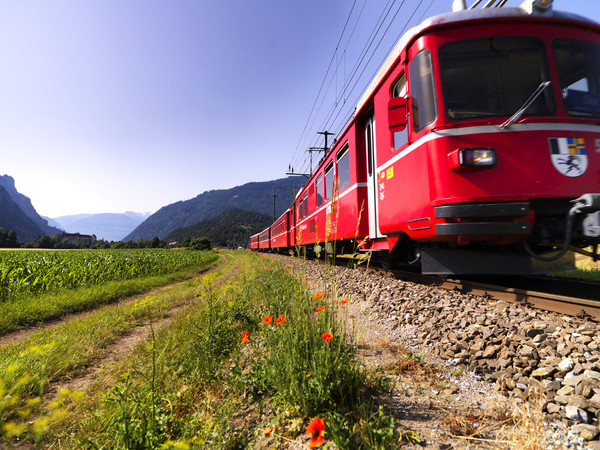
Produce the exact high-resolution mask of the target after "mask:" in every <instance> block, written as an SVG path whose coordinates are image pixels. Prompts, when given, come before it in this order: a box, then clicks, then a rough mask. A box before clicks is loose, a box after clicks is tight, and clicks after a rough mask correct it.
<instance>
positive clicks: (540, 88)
mask: <svg viewBox="0 0 600 450" xmlns="http://www.w3.org/2000/svg"><path fill="white" fill-rule="evenodd" d="M550 83H552V82H551V81H542V82H541V83H540V85H539V86H538V87H537V89H536V90H535V91H533V94H531V96H530V97H529V98H528V99H527V101H526V102H525V103H523V106H521V107H520V108H519V109H518V110H517V112H516V113H514V114H513V115H512V116H511V117H510V119H508V120H507V121H506V122H504V123H503V124H502V125H500V128H504V129H506V128H508V127H510V126H511V125H512V124H513V123H515V122H516V121H517V120H519V117H521V116H522V115H523V113H524V112H525V111H527V108H529V107H530V106H531V104H532V103H533V102H535V100H536V99H537V98H538V97H539V96H540V94H541V93H542V92H544V90H545V89H546V88H547V87H548V86H550Z"/></svg>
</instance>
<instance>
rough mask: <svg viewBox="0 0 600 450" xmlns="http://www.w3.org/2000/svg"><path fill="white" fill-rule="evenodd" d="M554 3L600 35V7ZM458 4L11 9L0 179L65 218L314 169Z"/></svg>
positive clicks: (186, 2)
mask: <svg viewBox="0 0 600 450" xmlns="http://www.w3.org/2000/svg"><path fill="white" fill-rule="evenodd" d="M472 1H473V0H468V2H467V3H468V4H471V3H472ZM519 3H520V0H516V1H515V0H509V2H508V5H512V6H516V5H518V4H519ZM554 3H555V6H554V7H555V9H558V10H564V11H569V12H574V13H578V14H581V15H585V16H587V17H590V18H592V19H594V20H596V21H600V2H599V1H596V0H562V1H561V0H555V2H554ZM451 4H452V0H405V1H404V2H402V1H401V0H397V1H396V2H395V3H394V2H393V1H392V0H390V1H389V2H388V1H387V0H385V1H384V0H356V2H354V0H296V1H292V0H219V1H207V0H87V1H79V0H52V1H47V0H2V2H0V61H2V69H1V70H0V175H2V174H8V175H11V176H12V177H13V178H15V181H16V187H17V189H18V190H19V191H20V192H22V193H23V194H25V195H27V196H28V197H30V198H31V200H32V202H33V205H34V207H35V208H36V209H37V210H38V212H39V213H40V214H42V215H46V216H49V217H57V216H61V215H66V214H78V213H99V212H124V211H126V210H129V211H138V212H146V211H148V212H154V211H156V210H158V209H159V208H160V207H162V206H165V205H167V204H170V203H173V202H176V201H179V200H186V199H189V198H192V197H195V196H196V195H198V194H200V193H202V192H204V191H206V190H210V189H223V188H230V187H233V186H237V185H240V184H243V183H247V182H250V181H264V180H271V179H275V178H280V177H283V176H285V172H286V171H287V170H288V165H289V164H290V163H292V164H293V165H294V167H295V169H296V171H297V172H301V171H303V170H307V169H308V167H307V166H306V164H307V163H306V161H307V160H306V156H305V155H306V154H305V152H304V151H305V150H306V149H307V148H309V147H311V146H321V145H322V140H321V139H320V138H319V137H318V136H317V135H316V134H315V133H316V132H317V131H322V130H323V129H325V128H326V129H328V130H329V131H333V132H337V131H340V129H341V128H342V125H343V123H344V122H345V120H346V119H347V118H348V117H349V114H350V112H351V111H352V110H353V108H354V106H355V104H356V101H357V100H358V98H359V97H360V95H361V93H362V91H363V90H364V89H365V88H366V86H367V85H368V84H369V82H370V79H371V78H372V77H373V76H374V74H375V73H376V71H377V69H378V67H379V65H380V64H381V63H382V61H383V60H384V59H385V57H386V55H387V53H388V52H389V50H390V49H391V47H392V46H393V44H394V42H395V41H396V40H397V39H398V37H399V36H400V35H401V34H402V30H403V29H404V27H405V26H408V27H411V26H414V25H416V24H417V23H419V22H420V21H422V19H423V16H425V17H428V16H431V15H435V14H439V13H443V12H448V11H450V10H451ZM401 5H402V6H401ZM400 6H401V7H400ZM388 8H389V14H387V15H386V11H388ZM398 8H400V9H398ZM381 17H386V19H385V20H384V21H383V24H382V25H381V26H380V27H379V25H378V24H379V20H380V18H381ZM394 17H395V18H394ZM392 18H393V20H392ZM386 30H387V33H384V31H386ZM373 32H377V33H376V35H375V39H374V43H373V44H372V45H371V47H369V48H368V50H367V51H366V52H364V53H363V50H365V46H366V45H367V42H368V40H369V37H370V36H371V33H373ZM338 44H339V45H338ZM336 48H337V52H336V51H335V50H336ZM363 54H366V57H364V58H363V59H362V63H361V64H360V65H358V62H359V61H360V60H361V58H362V55H363ZM330 62H332V65H331V66H330ZM367 62H368V64H367ZM356 67H358V69H356ZM328 68H329V70H328ZM326 74H327V75H326ZM354 74H356V75H354ZM324 80H325V81H324ZM344 86H348V87H349V88H348V89H346V90H345V89H344ZM319 92H320V95H319V96H317V94H318V93H319ZM336 105H337V106H336Z"/></svg>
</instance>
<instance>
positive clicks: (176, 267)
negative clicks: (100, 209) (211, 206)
mask: <svg viewBox="0 0 600 450" xmlns="http://www.w3.org/2000/svg"><path fill="white" fill-rule="evenodd" d="M1 256H2V258H1V259H0V292H2V297H1V298H2V302H1V303H0V305H2V315H1V316H0V335H3V334H6V333H8V332H11V331H15V330H18V329H20V328H22V327H24V326H27V325H32V324H35V323H41V322H47V321H49V320H52V319H56V318H59V317H62V316H64V315H66V314H70V313H75V312H80V311H85V310H90V309H93V308H96V307H98V306H101V305H105V304H110V303H114V302H117V301H119V300H121V299H123V298H124V297H127V296H130V295H135V294H140V293H143V292H147V291H148V290H150V289H152V288H155V287H158V286H162V285H165V284H169V283H173V282H176V281H180V280H183V279H185V278H189V277H191V276H193V275H194V274H198V273H199V272H201V271H203V270H206V269H207V268H208V267H210V266H211V265H213V264H214V263H215V262H216V261H217V260H218V259H219V256H218V255H217V254H216V253H213V252H194V251H184V250H164V249H156V250H151V249H148V250H83V251H82V250H77V251H7V252H2V253H1Z"/></svg>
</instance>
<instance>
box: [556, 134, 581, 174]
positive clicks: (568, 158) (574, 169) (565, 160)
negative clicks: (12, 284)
mask: <svg viewBox="0 0 600 450" xmlns="http://www.w3.org/2000/svg"><path fill="white" fill-rule="evenodd" d="M548 146H549V147H550V158H552V164H553V165H554V168H555V169H556V170H558V171H559V172H560V173H562V174H563V175H566V176H567V177H578V176H580V175H583V174H584V173H585V171H586V170H587V167H588V159H587V153H586V150H585V139H583V138H576V137H573V138H549V139H548Z"/></svg>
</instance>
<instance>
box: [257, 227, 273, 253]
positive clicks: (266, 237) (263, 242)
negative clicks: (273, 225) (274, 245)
mask: <svg viewBox="0 0 600 450" xmlns="http://www.w3.org/2000/svg"><path fill="white" fill-rule="evenodd" d="M270 248H271V229H270V228H267V229H266V230H264V231H261V232H260V233H259V234H258V249H259V250H263V251H264V250H269V249H270Z"/></svg>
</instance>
